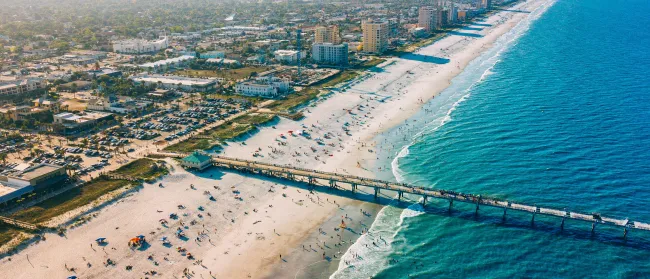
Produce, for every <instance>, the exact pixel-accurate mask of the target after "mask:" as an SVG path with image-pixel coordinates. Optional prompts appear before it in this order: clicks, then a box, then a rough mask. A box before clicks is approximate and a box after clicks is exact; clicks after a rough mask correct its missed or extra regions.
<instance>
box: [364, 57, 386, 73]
mask: <svg viewBox="0 0 650 279" xmlns="http://www.w3.org/2000/svg"><path fill="white" fill-rule="evenodd" d="M384 62H386V59H383V58H373V59H371V60H368V61H366V62H363V63H362V64H361V65H359V68H361V69H364V70H365V69H369V68H372V67H376V66H377V65H379V64H381V63H384Z"/></svg>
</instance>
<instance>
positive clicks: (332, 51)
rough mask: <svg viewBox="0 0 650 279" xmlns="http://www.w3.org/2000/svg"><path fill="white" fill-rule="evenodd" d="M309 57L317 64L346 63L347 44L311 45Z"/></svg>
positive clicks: (342, 64)
mask: <svg viewBox="0 0 650 279" xmlns="http://www.w3.org/2000/svg"><path fill="white" fill-rule="evenodd" d="M311 58H312V60H314V62H316V63H318V64H326V65H341V66H344V65H347V64H348V44H347V43H342V44H339V45H335V44H332V43H317V44H314V45H312V48H311Z"/></svg>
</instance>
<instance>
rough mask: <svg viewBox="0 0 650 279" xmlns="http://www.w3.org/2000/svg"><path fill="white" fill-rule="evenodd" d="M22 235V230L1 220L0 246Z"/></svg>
mask: <svg viewBox="0 0 650 279" xmlns="http://www.w3.org/2000/svg"><path fill="white" fill-rule="evenodd" d="M19 235H20V230H19V229H17V228H14V227H13V226H10V225H7V224H5V223H2V222H0V247H1V246H2V245H5V244H7V243H9V242H10V241H11V240H12V239H14V238H16V237H18V236H19Z"/></svg>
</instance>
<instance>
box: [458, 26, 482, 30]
mask: <svg viewBox="0 0 650 279" xmlns="http://www.w3.org/2000/svg"><path fill="white" fill-rule="evenodd" d="M460 29H461V30H469V31H482V30H483V28H479V27H470V26H465V27H462V28H460Z"/></svg>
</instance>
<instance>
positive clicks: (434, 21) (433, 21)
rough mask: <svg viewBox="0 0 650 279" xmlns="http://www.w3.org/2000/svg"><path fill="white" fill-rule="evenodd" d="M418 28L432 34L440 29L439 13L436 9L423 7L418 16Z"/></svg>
mask: <svg viewBox="0 0 650 279" xmlns="http://www.w3.org/2000/svg"><path fill="white" fill-rule="evenodd" d="M418 27H422V28H424V30H425V31H427V32H431V31H435V30H436V29H438V13H437V11H436V9H435V8H434V7H421V8H420V12H419V15H418Z"/></svg>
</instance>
